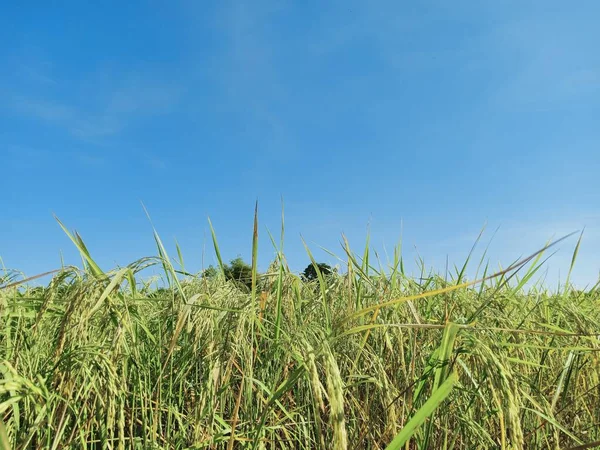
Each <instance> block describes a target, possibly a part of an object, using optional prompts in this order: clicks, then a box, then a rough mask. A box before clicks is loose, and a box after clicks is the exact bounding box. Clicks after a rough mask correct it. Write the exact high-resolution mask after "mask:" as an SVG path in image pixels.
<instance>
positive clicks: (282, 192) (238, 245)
mask: <svg viewBox="0 0 600 450" xmlns="http://www.w3.org/2000/svg"><path fill="white" fill-rule="evenodd" d="M3 10H4V17H5V18H8V19H9V20H5V21H4V25H3V27H2V28H0V42H2V44H0V61H2V63H1V64H2V70H1V71H0V99H1V100H0V155H1V161H2V169H1V181H0V186H1V187H2V193H3V201H2V209H1V212H0V257H2V260H3V263H4V264H5V266H7V267H10V268H14V269H20V270H23V271H24V272H26V273H27V274H28V275H33V274H35V273H37V272H41V271H44V270H49V269H53V268H56V267H58V266H59V265H60V252H63V254H64V257H65V259H66V261H67V262H73V263H77V261H78V260H77V254H76V252H75V251H74V249H73V247H72V245H71V244H70V242H69V241H68V239H67V238H66V236H65V235H64V234H63V233H62V231H61V230H60V228H59V227H58V225H57V224H56V222H55V221H54V219H53V216H52V215H53V214H56V215H57V216H58V217H59V218H60V219H61V220H62V221H63V222H65V224H66V225H67V226H68V227H69V228H75V229H77V230H78V231H79V232H80V233H81V234H82V236H83V238H84V240H85V241H86V243H87V244H88V247H89V248H90V251H91V252H92V254H93V255H94V256H95V257H96V259H97V260H98V262H99V263H100V265H101V266H102V267H103V268H105V269H107V268H111V267H114V266H115V265H116V264H121V265H124V264H127V263H129V262H131V261H133V260H135V259H137V258H139V257H142V256H146V255H151V254H155V249H154V242H153V239H152V234H151V227H150V225H149V223H148V220H147V218H146V216H145V214H144V211H143V209H142V207H141V204H140V202H141V201H143V202H144V204H145V205H146V207H147V208H148V210H149V212H150V215H151V216H152V219H153V222H154V224H155V226H156V227H157V229H158V231H159V233H160V234H161V236H162V238H163V239H164V240H165V241H166V242H169V243H172V242H174V239H177V240H178V241H179V243H180V245H181V247H182V249H183V251H184V256H185V258H186V262H187V265H188V268H189V269H190V270H192V269H194V270H197V269H199V268H200V267H201V265H202V254H203V247H204V245H205V244H207V250H206V252H205V257H204V264H205V265H208V264H210V263H214V256H213V253H212V251H210V250H211V248H210V241H209V233H208V226H207V220H206V218H207V217H208V216H210V217H211V219H212V221H213V223H214V225H215V228H216V230H217V234H218V237H219V240H220V244H221V247H222V252H223V255H224V257H225V258H226V259H231V258H233V257H235V256H236V255H238V254H240V255H242V256H243V257H244V258H246V259H249V255H250V247H251V232H252V214H253V208H254V201H255V200H256V199H258V200H259V209H260V233H261V245H260V251H261V256H260V263H261V266H262V267H263V268H266V265H267V264H268V262H269V260H270V259H272V257H273V250H272V247H271V245H270V243H269V240H268V237H267V235H266V233H265V230H266V227H268V228H269V229H271V230H272V231H273V232H274V233H278V230H279V218H280V213H281V210H280V198H281V197H282V196H283V198H284V201H285V205H286V234H287V236H286V253H287V256H288V259H289V261H290V264H291V266H292V268H293V269H295V270H301V269H302V268H303V267H304V266H305V265H306V264H307V262H308V258H307V257H306V254H305V252H304V249H303V246H302V242H301V240H300V234H301V233H302V235H303V236H304V238H305V239H306V240H307V242H308V243H309V245H310V246H311V247H312V248H314V249H315V250H317V249H318V246H319V245H320V246H323V247H326V248H329V249H331V250H332V251H334V252H337V253H338V254H341V253H342V252H341V251H340V245H339V241H340V235H341V233H342V232H343V233H345V234H346V235H347V236H348V238H349V240H350V243H351V244H352V245H353V246H354V247H355V248H356V250H357V251H361V247H362V246H363V245H364V239H365V235H366V232H367V227H369V228H370V234H371V243H372V246H373V248H374V249H376V250H378V251H379V253H380V254H381V255H382V258H384V256H383V248H384V247H387V249H388V252H390V251H391V249H392V247H393V245H394V243H396V242H397V240H398V238H399V236H400V232H401V229H402V231H403V242H404V248H405V256H406V257H407V258H408V259H409V260H412V259H414V258H415V257H416V255H417V254H419V255H421V256H422V257H423V258H424V259H425V263H426V264H427V265H432V266H435V267H436V268H438V269H439V270H443V269H444V264H445V261H446V257H448V258H449V260H450V261H451V262H453V261H454V262H456V263H460V262H462V260H463V259H464V258H465V256H466V254H467V253H468V251H469V249H470V246H471V244H472V242H473V241H474V239H475V238H476V236H477V234H478V232H479V230H480V229H481V227H482V226H483V225H484V224H485V223H487V227H488V228H487V229H488V232H487V233H486V234H485V236H484V243H485V242H486V241H487V239H489V238H491V235H492V234H493V231H494V230H495V229H496V228H497V227H500V229H499V231H498V233H497V234H496V236H495V238H494V240H493V244H492V246H491V248H490V254H489V255H490V260H491V263H492V264H494V265H496V264H498V263H499V262H501V263H502V264H504V265H505V266H506V265H508V264H509V263H510V262H512V261H513V260H514V259H515V258H517V257H519V256H521V255H525V254H528V253H530V252H532V251H535V250H536V249H538V248H539V247H541V246H543V244H544V243H545V242H546V240H547V239H549V238H551V237H552V236H555V237H558V236H560V235H562V234H566V233H568V232H571V231H575V230H578V229H582V228H583V227H584V226H585V227H586V232H585V234H584V239H583V244H582V249H581V252H580V259H579V263H578V266H577V267H576V272H575V275H574V278H573V279H574V280H575V281H576V282H577V283H578V284H580V285H585V284H588V283H591V284H593V283H594V282H595V281H596V280H597V278H598V273H599V270H600V260H599V259H598V257H597V255H598V254H599V253H600V207H599V203H598V198H599V195H598V194H599V190H600V189H599V187H600V184H599V182H598V181H597V174H598V173H599V170H600V152H599V148H598V144H599V142H600V126H599V125H598V123H599V122H600V120H599V119H600V52H598V46H597V44H598V42H600V29H599V28H598V26H597V18H598V17H599V16H600V3H598V2H597V1H595V0H593V1H585V0H582V1H579V2H577V3H568V2H561V1H554V0H550V1H529V2H523V1H510V0H506V1H487V0H484V1H469V2H467V1H455V2H447V1H441V0H431V1H429V0H428V1H420V2H413V3H405V2H393V1H374V2H363V1H353V0H345V1H343V2H342V1H329V2H314V1H302V2H300V1H297V2H291V1H249V0H240V1H231V2H227V1H223V2H192V1H173V2H155V1H148V2H141V1H130V2H125V3H123V2H110V1H106V2H95V3H94V4H90V3H89V2H67V1H65V2H60V5H59V6H56V4H54V5H52V6H51V5H50V4H49V3H43V2H38V3H37V4H36V5H33V4H29V6H28V7H26V6H24V5H23V4H20V3H18V2H13V3H11V4H7V5H5V6H4V8H3ZM575 240H576V239H571V240H569V241H568V242H567V243H565V244H563V245H561V246H560V251H559V253H558V254H557V255H556V256H555V257H553V258H552V260H551V261H550V262H549V265H548V268H549V269H548V280H549V281H550V282H552V283H555V282H556V281H557V280H558V279H559V278H558V277H559V274H561V275H560V276H561V277H563V278H564V273H565V272H566V271H567V269H568V265H569V260H570V257H571V252H572V249H573V247H574V245H575ZM482 250H483V246H482ZM417 252H418V253H417ZM316 253H317V256H318V258H319V259H322V260H325V261H328V262H330V263H335V262H336V261H335V260H334V259H333V258H331V257H330V256H328V255H327V254H325V253H323V252H319V251H318V250H317V252H316ZM384 259H385V258H384Z"/></svg>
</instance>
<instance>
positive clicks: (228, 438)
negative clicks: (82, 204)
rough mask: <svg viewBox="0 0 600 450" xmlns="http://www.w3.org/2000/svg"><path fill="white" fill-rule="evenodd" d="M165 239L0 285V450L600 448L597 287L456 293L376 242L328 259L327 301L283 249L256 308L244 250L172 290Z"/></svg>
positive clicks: (496, 286) (517, 283) (500, 282)
mask: <svg viewBox="0 0 600 450" xmlns="http://www.w3.org/2000/svg"><path fill="white" fill-rule="evenodd" d="M155 238H156V240H157V248H158V251H159V254H160V255H161V257H159V258H154V259H152V260H150V261H152V262H150V263H149V262H148V261H149V259H143V260H140V261H137V262H134V263H132V264H131V265H130V266H128V267H125V268H118V269H115V270H112V271H101V272H100V271H99V270H98V269H97V266H95V265H94V264H92V262H93V259H92V258H91V255H90V254H89V252H88V250H87V248H86V247H85V245H84V244H83V241H82V240H81V238H80V237H79V236H78V235H73V240H74V243H75V245H76V246H77V248H79V249H80V251H81V252H83V253H85V257H84V261H85V269H84V270H79V269H76V268H66V269H64V270H63V271H61V272H60V273H57V274H55V275H54V277H53V278H52V280H51V281H50V282H49V284H48V285H47V286H44V287H43V288H32V287H28V286H27V285H26V284H23V285H20V284H19V283H18V279H19V276H17V275H10V277H8V276H4V277H2V276H0V279H3V283H2V285H0V325H1V326H0V448H15V449H27V448H50V449H58V448H65V449H97V448H98V449H99V448H106V449H113V448H114V449H128V448H132V449H140V450H141V449H171V448H177V449H190V450H191V449H200V448H212V449H223V450H225V449H233V448H250V449H251V448H256V449H258V448H261V449H275V448H290V449H291V448H294V449H296V448H298V449H330V448H333V449H347V448H364V449H382V448H390V449H400V448H402V449H421V450H425V449H430V448H431V449H438V448H440V449H448V450H450V449H470V448H480V449H498V448H501V449H529V448H531V449H556V448H571V447H577V446H579V448H591V447H590V446H589V445H592V443H593V442H595V441H599V440H600V427H598V421H599V418H598V411H600V390H599V389H598V385H599V383H600V362H599V356H598V355H600V340H599V338H598V329H600V308H598V304H599V303H600V294H599V292H598V290H597V289H596V288H593V289H592V290H590V291H586V292H579V291H575V290H574V289H572V288H571V287H570V286H566V287H565V288H564V289H561V291H560V292H558V293H556V292H550V291H548V290H545V289H543V288H542V287H541V286H539V285H534V286H533V287H531V288H530V290H529V291H524V290H523V286H522V284H521V281H522V280H512V279H511V273H506V274H504V276H503V277H502V278H498V277H496V278H494V277H492V278H489V279H487V280H486V281H484V282H482V283H481V285H480V286H475V285H465V284H459V281H464V276H463V274H461V273H457V278H455V279H454V280H452V279H446V278H445V277H442V276H439V275H437V274H431V275H429V276H426V277H423V276H421V277H419V278H418V279H415V278H411V277H409V276H408V275H405V273H404V271H403V270H395V269H394V267H396V266H398V261H400V260H401V256H400V255H399V250H398V256H397V257H396V256H395V265H396V266H393V267H392V268H391V270H389V272H385V271H384V270H376V269H375V268H373V267H371V266H370V265H369V264H368V263H367V262H365V260H368V256H369V255H368V250H365V251H364V252H361V254H362V258H359V257H356V256H355V255H354V254H352V253H350V249H349V247H346V248H347V252H348V261H349V262H348V267H349V269H350V270H349V272H350V273H347V274H344V275H340V274H337V273H335V272H330V273H329V274H326V273H325V270H323V269H321V267H319V272H320V273H321V276H320V277H319V281H318V282H319V288H318V289H315V283H314V282H307V281H304V280H303V279H302V278H299V277H298V276H297V275H294V274H292V273H290V272H289V270H287V268H286V265H285V264H284V258H283V255H279V257H278V259H279V261H280V263H278V264H273V267H272V268H271V269H272V270H270V271H269V273H267V274H263V275H262V276H261V275H258V274H257V273H256V272H255V273H254V277H255V288H256V289H255V290H256V291H257V292H256V300H257V301H252V298H253V295H252V293H251V287H249V286H248V284H246V282H247V280H248V279H250V280H251V279H252V269H251V267H250V266H249V265H248V264H246V263H244V262H243V260H241V259H240V258H237V259H235V260H233V261H231V263H230V264H229V265H226V266H223V265H222V263H220V264H219V268H218V269H215V268H213V269H211V268H209V269H207V270H206V271H205V272H204V273H203V274H201V276H199V277H192V276H187V277H180V278H175V277H176V276H178V275H180V274H178V273H177V272H176V271H174V270H173V269H172V266H170V262H169V259H168V258H167V255H166V252H165V250H164V247H163V246H162V243H161V242H160V239H159V238H158V236H157V235H155ZM215 242H216V239H215ZM215 248H218V247H217V246H216V244H215ZM178 253H181V252H178ZM162 255H164V256H162ZM180 259H181V260H183V258H180ZM254 259H255V255H254ZM90 261H91V262H90ZM531 261H534V266H533V268H530V269H528V270H526V271H524V273H525V274H527V275H526V276H529V274H532V273H535V271H536V270H537V269H536V267H537V266H535V264H538V263H537V260H536V259H535V258H534V259H531ZM151 264H154V265H156V266H157V267H163V269H164V270H165V279H166V280H167V281H168V282H163V283H162V284H160V286H161V287H154V288H150V287H149V286H156V283H154V282H148V281H146V280H144V279H143V278H142V276H141V274H140V270H142V269H143V268H144V267H148V266H149V265H151ZM515 267H519V266H515ZM221 269H225V270H223V272H221ZM271 272H272V273H271ZM221 273H224V274H225V277H223V276H221ZM423 273H425V271H423ZM323 275H326V276H323ZM225 278H227V279H225ZM15 283H16V284H15ZM235 283H243V286H244V288H243V289H237V288H234V287H233V286H232V284H235ZM517 288H518V289H517ZM325 297H326V301H324V299H325ZM469 317H475V318H476V321H473V322H468V321H466V320H465V318H469ZM585 445H588V447H584V446H585Z"/></svg>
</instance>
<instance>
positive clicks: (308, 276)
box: [302, 263, 333, 281]
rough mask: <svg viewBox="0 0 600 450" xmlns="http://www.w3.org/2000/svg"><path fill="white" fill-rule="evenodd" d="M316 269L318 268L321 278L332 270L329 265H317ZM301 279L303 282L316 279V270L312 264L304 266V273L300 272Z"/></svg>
mask: <svg viewBox="0 0 600 450" xmlns="http://www.w3.org/2000/svg"><path fill="white" fill-rule="evenodd" d="M317 267H318V268H319V270H320V271H321V275H323V276H328V275H331V274H332V273H333V269H332V268H331V266H330V265H329V264H325V263H317ZM302 278H303V279H304V280H305V281H314V280H317V279H318V275H317V270H316V269H315V265H314V264H312V263H311V264H309V265H308V266H306V269H304V271H303V272H302Z"/></svg>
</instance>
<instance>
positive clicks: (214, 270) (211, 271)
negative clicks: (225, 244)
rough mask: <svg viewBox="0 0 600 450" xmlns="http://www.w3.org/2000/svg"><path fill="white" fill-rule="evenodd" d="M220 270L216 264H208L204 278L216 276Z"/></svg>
mask: <svg viewBox="0 0 600 450" xmlns="http://www.w3.org/2000/svg"><path fill="white" fill-rule="evenodd" d="M218 273H219V272H218V271H217V268H216V267H215V266H208V267H207V268H206V269H204V270H203V271H202V278H214V277H216V276H217V274H218Z"/></svg>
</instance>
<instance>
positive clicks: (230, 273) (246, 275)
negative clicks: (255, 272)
mask: <svg viewBox="0 0 600 450" xmlns="http://www.w3.org/2000/svg"><path fill="white" fill-rule="evenodd" d="M223 269H224V271H225V278H226V279H228V280H233V281H235V282H237V283H239V284H242V285H244V286H246V287H247V288H248V289H252V266H251V265H249V264H247V263H246V262H244V260H243V259H242V258H240V257H239V256H238V257H237V258H235V259H232V260H231V261H230V262H229V265H227V264H225V267H223Z"/></svg>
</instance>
